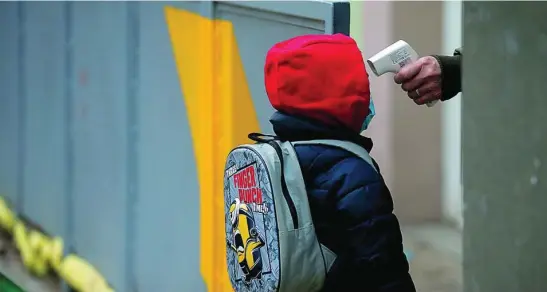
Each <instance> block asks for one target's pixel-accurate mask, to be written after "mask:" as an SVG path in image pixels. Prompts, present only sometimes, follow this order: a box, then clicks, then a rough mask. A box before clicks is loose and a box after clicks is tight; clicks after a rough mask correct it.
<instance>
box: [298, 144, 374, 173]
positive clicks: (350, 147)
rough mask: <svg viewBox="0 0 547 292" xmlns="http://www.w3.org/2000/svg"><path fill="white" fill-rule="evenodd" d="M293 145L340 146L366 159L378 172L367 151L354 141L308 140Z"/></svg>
mask: <svg viewBox="0 0 547 292" xmlns="http://www.w3.org/2000/svg"><path fill="white" fill-rule="evenodd" d="M292 144H293V145H314V144H315V145H327V146H333V147H338V148H342V149H344V150H346V151H348V152H351V153H353V154H355V155H356V156H357V157H359V158H361V159H363V160H364V161H366V162H367V163H368V164H370V166H372V168H373V169H374V170H375V171H376V172H378V170H377V169H376V167H375V166H374V163H372V158H371V157H370V155H369V154H368V151H367V150H366V149H365V148H363V147H361V146H359V145H357V144H355V143H352V142H348V141H342V140H326V139H325V140H309V141H296V142H292Z"/></svg>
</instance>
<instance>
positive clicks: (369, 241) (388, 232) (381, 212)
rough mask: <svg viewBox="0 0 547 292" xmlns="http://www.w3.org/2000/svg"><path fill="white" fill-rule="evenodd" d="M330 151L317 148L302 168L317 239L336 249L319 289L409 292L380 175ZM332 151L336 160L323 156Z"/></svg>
mask: <svg viewBox="0 0 547 292" xmlns="http://www.w3.org/2000/svg"><path fill="white" fill-rule="evenodd" d="M335 152H336V151H333V150H327V151H324V152H322V155H319V157H317V158H316V159H314V163H313V165H311V167H310V168H309V171H307V172H306V174H307V176H308V180H309V181H308V182H307V186H310V188H308V196H309V200H310V206H311V207H312V216H314V222H315V223H316V229H317V233H318V237H319V240H320V241H321V242H322V243H323V244H325V245H327V247H329V248H331V249H332V250H333V251H334V252H335V253H336V254H337V255H338V258H337V260H336V261H335V263H334V265H333V267H332V268H331V270H330V271H329V274H328V275H327V280H326V283H325V287H324V290H323V291H363V292H365V291H372V292H414V291H415V288H414V284H413V282H412V279H411V277H410V275H409V273H408V269H409V267H408V262H407V259H406V257H405V255H404V253H403V245H402V235H401V231H400V226H399V222H398V220H397V218H396V217H395V215H394V214H393V201H392V198H391V194H390V192H389V190H388V188H387V186H386V185H385V183H384V181H383V179H382V177H381V175H379V174H378V173H376V171H375V170H374V169H373V168H372V167H371V166H370V165H369V164H368V163H367V162H365V161H364V160H361V159H359V158H357V157H354V156H352V157H343V156H340V155H342V154H340V153H336V154H333V153H335ZM337 155H339V157H337V159H332V161H336V162H332V163H329V162H328V161H329V160H331V159H326V158H325V157H326V156H330V157H336V156H337ZM343 155H346V154H343ZM321 158H323V159H321Z"/></svg>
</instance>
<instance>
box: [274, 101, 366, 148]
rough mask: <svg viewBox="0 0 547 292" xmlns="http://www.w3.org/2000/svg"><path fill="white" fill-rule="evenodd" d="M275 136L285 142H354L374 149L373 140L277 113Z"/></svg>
mask: <svg viewBox="0 0 547 292" xmlns="http://www.w3.org/2000/svg"><path fill="white" fill-rule="evenodd" d="M270 123H272V126H273V130H274V132H275V134H276V135H277V136H278V137H279V138H280V139H281V140H283V141H305V140H315V139H334V140H343V141H349V142H353V143H355V144H358V145H360V146H362V147H363V148H365V149H366V150H367V151H368V152H370V150H371V149H372V140H371V139H370V138H367V137H364V136H361V135H360V134H358V133H356V132H354V131H352V130H350V129H347V128H344V127H341V126H336V127H334V126H328V125H325V124H323V123H321V122H319V121H315V120H311V119H309V118H304V117H297V116H294V115H288V114H285V113H282V112H279V111H278V112H275V113H274V114H273V115H272V117H271V118H270Z"/></svg>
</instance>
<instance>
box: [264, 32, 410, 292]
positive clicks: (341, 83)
mask: <svg viewBox="0 0 547 292" xmlns="http://www.w3.org/2000/svg"><path fill="white" fill-rule="evenodd" d="M264 70H265V85H266V91H267V94H268V98H269V100H270V102H271V104H272V106H273V107H274V108H275V109H276V110H277V112H276V113H274V114H273V116H272V117H271V119H270V121H271V123H272V125H273V129H274V132H275V133H276V135H277V136H278V137H279V138H280V139H282V140H288V141H299V140H314V139H336V140H345V141H351V142H353V143H355V144H357V145H360V146H361V147H363V148H365V149H366V150H367V151H369V152H370V150H371V148H372V141H371V139H369V138H367V137H364V136H361V135H360V133H361V132H362V130H364V129H366V127H367V125H368V121H369V120H370V117H371V116H369V112H370V110H369V105H370V103H371V99H370V90H369V81H368V74H367V72H366V70H365V64H364V62H363V58H362V55H361V52H360V50H359V48H358V47H357V44H356V43H355V41H354V40H353V39H351V38H350V37H347V36H344V35H341V34H336V35H306V36H300V37H295V38H292V39H289V40H286V41H283V42H280V43H278V44H276V45H274V46H273V47H272V48H271V49H270V50H269V51H268V54H267V56H266V64H265V68H264ZM367 117H368V118H367ZM295 149H296V153H297V155H298V160H299V162H300V167H301V169H302V173H303V176H304V181H305V184H306V190H307V193H308V197H309V204H310V208H311V212H312V218H313V221H314V223H315V226H316V233H317V236H318V238H319V241H320V242H321V243H322V244H323V245H325V246H326V247H328V248H329V249H330V250H332V251H333V252H334V253H336V254H337V259H336V261H335V262H334V264H333V266H332V267H331V269H330V270H329V272H328V274H327V279H326V282H325V284H324V288H323V290H322V291H336V292H347V291H363V292H365V291H374V292H387V291H389V292H414V291H415V288H414V284H413V282H412V279H411V277H410V275H409V273H408V269H409V267H408V262H407V259H406V257H405V255H404V253H403V246H402V236H401V231H400V227H399V223H398V220H397V218H396V217H395V215H394V214H393V201H392V198H391V194H390V192H389V190H388V188H387V186H386V184H385V182H384V180H383V178H382V176H381V175H380V174H379V173H377V172H376V171H375V170H374V168H373V166H371V165H370V164H368V163H367V162H366V161H365V160H363V159H360V158H358V157H357V156H355V155H354V154H351V153H350V152H347V151H345V150H343V149H339V148H335V147H331V146H325V145H296V146H295ZM375 167H376V169H378V166H377V165H376V164H375Z"/></svg>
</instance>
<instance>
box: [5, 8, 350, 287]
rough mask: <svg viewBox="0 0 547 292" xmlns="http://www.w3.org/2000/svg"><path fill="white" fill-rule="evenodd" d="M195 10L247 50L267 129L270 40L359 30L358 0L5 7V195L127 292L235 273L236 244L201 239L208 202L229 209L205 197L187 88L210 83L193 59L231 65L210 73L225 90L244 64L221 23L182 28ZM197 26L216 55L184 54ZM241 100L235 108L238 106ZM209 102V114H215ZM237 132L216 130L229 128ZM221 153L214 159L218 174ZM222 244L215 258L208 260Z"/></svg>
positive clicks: (220, 283)
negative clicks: (230, 265) (229, 263)
mask: <svg viewBox="0 0 547 292" xmlns="http://www.w3.org/2000/svg"><path fill="white" fill-rule="evenodd" d="M181 11H182V13H185V15H187V16H188V17H190V18H188V19H194V18H195V17H198V18H199V17H200V16H201V17H202V18H206V19H207V18H208V19H211V21H212V20H221V22H223V23H224V24H223V25H224V26H223V27H226V26H231V27H232V29H233V32H234V35H235V39H236V40H237V42H236V44H237V46H235V48H237V51H236V52H232V54H233V56H236V55H238V56H240V58H241V62H242V66H243V68H244V75H243V76H244V77H245V80H246V82H247V84H248V91H249V92H250V96H251V97H252V103H250V104H251V106H253V107H254V109H255V112H256V114H254V113H253V115H256V117H257V118H258V120H257V121H258V125H259V127H260V129H261V130H263V131H265V132H268V131H270V125H269V122H268V118H269V117H270V115H271V113H272V112H273V109H272V108H271V106H270V105H269V103H268V101H267V98H266V96H265V92H264V87H263V69H262V68H263V62H264V57H265V53H266V51H267V50H268V49H269V47H271V46H272V45H273V44H274V43H275V42H278V41H280V40H283V39H287V38H289V37H292V36H296V35H301V34H318V33H335V32H343V33H349V3H347V2H335V3H333V2H330V1H294V2H277V1H272V2H267V1H259V2H258V1H257V2H236V1H227V2H197V1H196V2H47V3H46V2H43V3H42V2H3V3H0V64H1V66H0V135H1V138H0V195H2V196H4V197H6V198H7V199H8V200H9V202H10V203H11V204H12V205H13V206H14V208H15V209H16V210H17V211H18V212H19V213H20V214H22V215H24V216H26V217H27V218H29V219H30V220H32V221H33V222H36V223H38V224H39V225H40V226H41V227H43V228H44V230H46V231H47V232H48V233H50V234H52V235H59V236H61V237H63V238H64V240H65V243H66V245H67V247H68V251H69V252H77V253H78V254H79V255H81V256H82V257H84V258H86V259H87V260H89V261H90V262H91V263H92V264H93V265H94V266H95V267H96V268H97V269H98V270H99V271H101V272H102V274H103V275H104V276H105V277H106V278H107V279H108V280H109V282H110V283H111V284H112V285H113V286H114V287H115V288H116V291H192V292H194V291H204V290H206V288H205V287H206V286H208V290H209V291H224V290H225V286H224V285H225V282H224V280H223V277H224V276H223V275H220V276H218V275H213V274H214V273H215V272H216V271H218V270H219V267H218V264H217V263H218V262H219V259H218V257H219V256H221V255H220V254H219V253H220V252H219V251H221V250H222V248H224V245H225V242H224V241H222V240H221V241H219V242H209V243H207V242H203V239H204V235H203V234H201V242H200V228H201V229H204V231H202V232H210V233H211V234H210V236H209V237H207V238H210V239H211V240H212V241H214V239H215V238H217V237H215V236H216V234H218V232H217V231H218V230H217V231H215V230H210V228H211V226H214V225H207V224H208V223H207V222H204V220H203V218H204V217H203V216H206V215H207V214H205V213H204V212H205V211H204V210H206V209H207V208H210V209H211V210H213V211H211V212H213V213H214V210H216V209H215V204H214V202H212V205H211V206H210V207H207V206H204V205H203V204H204V202H205V201H204V199H203V192H204V190H206V189H207V186H200V184H199V178H198V171H196V167H197V164H198V162H199V159H198V158H197V156H196V154H195V150H196V151H198V150H197V149H195V148H196V144H195V139H196V133H198V134H199V133H201V132H202V131H200V130H198V131H197V132H194V133H192V129H191V127H192V126H191V125H190V122H189V114H188V112H189V109H188V106H189V102H195V100H193V101H192V100H190V99H189V98H187V97H184V96H183V94H184V92H186V90H189V89H188V88H189V87H192V86H193V87H195V88H198V89H199V88H202V86H206V84H201V83H202V82H204V81H203V79H195V80H191V81H188V82H201V83H200V84H199V85H200V86H197V85H196V84H193V85H188V88H186V89H185V88H184V87H185V85H184V84H182V85H181V78H182V76H181V70H182V69H181V67H184V66H186V64H182V63H181V62H180V60H187V62H189V64H188V66H194V67H192V68H194V69H195V70H197V71H196V72H197V73H196V74H205V73H206V72H207V71H204V69H203V68H200V67H199V66H197V65H196V64H198V65H199V64H200V63H203V64H212V66H213V67H212V68H213V69H214V68H222V70H224V71H223V72H224V73H222V72H215V71H214V70H212V71H209V72H210V74H209V75H210V76H209V77H208V78H209V79H208V80H210V81H212V84H209V86H211V88H213V89H214V88H215V87H216V86H226V84H225V85H222V84H221V85H218V84H219V83H222V82H227V81H226V80H220V79H219V78H220V77H218V76H224V78H232V77H231V76H232V75H234V76H235V75H236V73H235V72H236V70H237V68H231V67H230V66H231V65H229V64H232V63H229V62H228V61H226V60H218V59H215V58H223V56H228V55H229V54H228V53H227V52H226V51H221V50H220V49H219V48H218V47H216V46H217V45H219V44H220V45H222V44H224V41H225V40H226V36H224V35H214V33H215V32H218V31H217V30H215V29H213V30H204V29H205V28H206V27H208V26H210V25H213V26H214V24H210V23H206V22H207V21H205V22H204V23H202V24H198V23H181V22H180V21H179V20H180V19H178V14H177V13H179V12H181ZM169 15H171V16H169ZM192 15H193V16H192ZM169 17H171V19H168V18H169ZM192 17H194V18H192ZM177 19H178V20H177ZM188 19H186V20H188ZM212 22H214V21H212ZM181 25H182V26H181ZM185 25H187V26H188V27H190V28H192V27H195V28H196V29H199V30H202V32H206V31H209V32H211V31H212V32H213V35H207V34H203V35H201V34H195V36H197V37H199V38H201V37H203V38H209V39H210V40H211V42H210V44H212V45H211V47H209V48H205V47H199V48H198V50H194V51H197V52H201V53H203V52H207V51H210V52H212V55H210V56H209V57H210V58H212V59H210V60H206V59H202V58H204V57H203V55H199V58H200V59H199V60H196V59H192V58H190V59H189V58H188V56H182V57H180V59H179V57H177V50H178V49H176V48H174V47H176V46H177V45H176V41H175V40H174V38H177V35H176V34H177V30H179V29H180V30H181V31H188V27H185ZM221 26H222V25H221ZM178 37H179V39H180V38H185V36H184V35H179V36H178ZM196 44H201V45H204V44H205V42H204V41H203V39H196V38H194V39H190V38H188V36H186V40H185V41H184V42H182V43H181V42H179V43H178V46H179V47H181V48H182V49H181V50H184V48H187V47H186V46H188V47H191V46H195V45H196ZM188 60H190V61H188ZM191 60H193V61H191ZM234 60H235V59H234ZM192 62H195V64H194V63H192ZM226 62H228V63H226ZM233 62H236V61H233ZM190 63H192V64H193V65H192V64H190ZM217 63H219V64H224V65H219V66H221V67H217V65H216V64H217ZM226 64H228V65H226ZM233 64H235V63H233ZM177 65H178V71H177ZM196 66H197V67H196ZM184 68H186V69H184V70H188V67H184ZM198 71H199V72H198ZM232 73H233V74H232ZM222 74H224V75H222ZM201 76H205V75H201ZM179 77H181V78H179ZM234 78H235V77H234ZM231 80H232V79H231ZM236 81H237V80H236V79H233V80H232V81H231V82H236ZM182 82H183V83H184V82H185V81H184V80H183V81H182ZM181 86H182V93H181ZM227 86H228V87H227V88H233V90H235V91H237V90H246V89H245V88H243V87H241V86H242V85H241V84H235V83H234V84H229V85H227ZM240 87H241V88H240ZM200 90H201V89H200ZM233 96H234V97H233V98H234V100H229V101H228V102H230V103H233V102H238V100H237V98H238V97H237V95H236V94H234V95H233ZM191 98H192V99H199V98H201V97H200V96H192V97H191ZM215 102H217V101H215V100H211V102H210V103H209V105H211V106H213V107H214V106H215ZM218 102H227V101H226V100H223V101H218ZM203 106H204V103H201V104H200V105H199V108H196V109H195V112H200V111H203V113H204V116H203V118H207V117H208V116H207V114H205V112H208V114H211V112H210V111H209V109H208V108H203ZM232 114H233V113H232ZM228 115H230V114H228ZM214 118H215V117H214V116H211V119H214ZM234 121H236V120H234ZM237 121H240V120H237ZM223 122H224V121H212V122H211V123H210V124H207V125H208V126H211V127H213V128H215V127H217V128H218V125H220V124H222V123H223ZM204 123H205V122H204ZM207 125H204V126H203V127H205V126H207ZM223 127H225V125H223ZM198 129H201V128H199V127H198ZM225 129H226V128H222V127H221V128H218V129H216V130H214V129H213V132H214V131H216V132H214V133H216V134H220V135H221V136H222V135H224V132H223V131H224V130H225ZM234 133H236V132H234ZM232 134H233V133H232ZM233 135H235V134H233ZM192 137H194V141H193V139H192ZM236 138H237V137H236ZM236 138H234V139H235V140H234V139H232V140H230V141H231V142H230V141H228V142H222V143H224V144H223V145H224V146H223V147H225V148H226V147H228V146H229V145H230V143H234V142H235V141H239V140H237V139H240V138H237V139H236ZM203 151H206V149H205V150H203ZM204 153H205V154H207V152H204ZM205 154H203V155H205ZM209 154H211V155H212V153H209ZM221 159H222V158H218V159H217V160H214V161H210V163H211V165H210V166H211V167H213V168H212V169H215V168H214V167H217V166H218V161H220V160H221ZM215 165H216V166H215ZM220 167H222V166H220ZM214 191H215V190H214V189H211V188H210V192H212V193H211V194H210V195H211V196H212V195H214V194H215V193H214ZM200 194H201V207H200ZM216 196H217V197H218V198H217V199H215V197H212V200H213V201H214V200H218V199H221V198H220V197H221V195H216ZM200 208H201V216H202V217H201V219H200ZM217 219H218V218H217ZM217 219H215V220H217ZM207 220H208V219H207ZM207 220H205V221H207ZM200 221H201V223H200ZM209 223H210V224H212V223H211V222H209ZM213 223H214V222H213ZM200 226H202V227H200ZM223 226H224V225H220V226H218V228H219V230H220V229H223V228H224V227H223ZM205 227H206V228H205ZM217 239H218V238H217ZM210 249H215V250H217V252H216V253H215V252H213V251H212V250H211V254H212V255H214V258H211V257H210V258H209V259H206V258H205V259H204V254H206V253H208V252H209V251H210ZM200 250H201V252H200ZM200 254H201V260H200ZM221 261H224V258H223V257H222V260H221ZM198 267H201V273H200V268H198ZM202 279H206V281H203V280H202ZM205 282H207V283H206V284H205Z"/></svg>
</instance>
